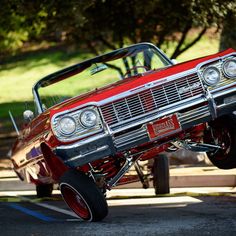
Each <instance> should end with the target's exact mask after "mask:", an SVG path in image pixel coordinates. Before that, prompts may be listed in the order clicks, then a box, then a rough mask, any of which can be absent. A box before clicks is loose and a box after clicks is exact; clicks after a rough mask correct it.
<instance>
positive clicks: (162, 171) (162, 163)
mask: <svg viewBox="0 0 236 236" xmlns="http://www.w3.org/2000/svg"><path fill="white" fill-rule="evenodd" d="M153 187H154V189H155V193H156V194H157V195H158V194H167V193H170V172H169V160H168V158H167V156H166V155H164V154H160V155H158V156H157V157H156V158H155V159H154V163H153Z"/></svg>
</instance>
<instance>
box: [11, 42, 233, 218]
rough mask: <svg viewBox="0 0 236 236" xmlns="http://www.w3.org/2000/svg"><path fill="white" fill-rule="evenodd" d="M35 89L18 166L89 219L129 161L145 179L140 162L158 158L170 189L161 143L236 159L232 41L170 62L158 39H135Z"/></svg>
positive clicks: (99, 213)
mask: <svg viewBox="0 0 236 236" xmlns="http://www.w3.org/2000/svg"><path fill="white" fill-rule="evenodd" d="M33 96H34V103H35V112H34V113H33V112H32V111H29V110H27V111H25V112H24V118H25V125H24V128H23V129H22V130H21V132H20V133H19V136H18V138H17V140H16V142H15V144H14V146H13V148H12V158H11V160H12V162H13V166H14V170H15V172H16V173H17V174H18V176H19V178H20V179H21V180H26V181H28V182H31V183H34V184H35V185H36V190H37V194H38V196H39V197H44V196H49V195H50V194H51V192H52V185H53V184H55V183H57V184H59V189H60V191H61V194H62V196H63V199H64V200H65V202H66V203H67V204H68V206H69V207H70V208H71V209H72V210H73V211H74V212H75V213H76V214H77V215H78V216H79V217H80V218H82V219H83V220H85V221H100V220H102V219H103V218H104V217H106V215H107V213H108V206H107V203H106V199H105V193H106V190H110V189H111V188H112V187H114V186H116V185H118V184H125V183H128V182H130V181H132V179H131V178H129V176H127V175H125V174H126V173H127V172H128V170H129V169H130V167H131V166H133V165H134V166H135V167H136V170H137V172H138V176H139V178H140V180H141V181H142V182H143V183H144V186H146V187H147V184H145V181H146V179H145V177H146V176H145V175H144V174H143V173H142V170H141V168H139V167H140V166H139V163H140V162H142V161H146V160H150V159H154V160H155V161H154V164H153V167H152V169H151V173H150V174H151V175H152V176H153V182H154V187H155V190H156V193H165V192H168V188H165V187H166V186H165V184H167V181H166V177H163V176H166V175H167V170H166V167H168V164H167V163H168V162H167V161H166V158H165V156H163V155H162V153H163V152H173V151H176V150H178V149H187V150H191V151H196V152H199V151H201V152H206V153H207V155H208V157H209V159H210V160H211V162H212V163H213V164H214V165H215V166H217V167H219V168H222V169H230V168H235V167H236V118H235V113H234V111H235V110H236V109H235V106H236V51H235V50H233V49H228V50H225V51H223V52H219V53H217V54H214V55H210V56H206V57H202V58H198V59H194V60H191V61H188V62H184V63H179V64H175V63H173V61H172V60H170V59H169V58H168V57H167V56H166V55H165V54H164V53H163V52H162V51H161V50H159V49H158V48H156V47H155V46H154V45H152V44H150V43H140V44H135V45H132V46H129V47H126V48H122V49H118V50H115V51H112V52H109V53H106V54H104V55H101V56H97V57H95V58H93V59H90V60H86V61H83V62H81V63H78V64H75V65H72V66H70V67H67V68H65V69H62V70H60V71H57V72H55V73H53V74H50V75H48V76H46V77H44V78H42V79H41V80H39V81H38V82H37V83H36V84H35V85H34V86H33ZM162 180H163V181H164V182H163V181H162ZM165 181H166V183H165Z"/></svg>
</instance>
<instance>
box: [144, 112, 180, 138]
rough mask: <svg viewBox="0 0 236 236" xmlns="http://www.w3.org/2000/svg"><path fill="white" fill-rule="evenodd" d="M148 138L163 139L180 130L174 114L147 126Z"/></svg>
mask: <svg viewBox="0 0 236 236" xmlns="http://www.w3.org/2000/svg"><path fill="white" fill-rule="evenodd" d="M147 129H148V133H149V137H150V138H151V139H154V138H156V137H163V136H167V135H170V134H172V133H175V132H177V131H179V130H180V129H181V127H180V124H179V121H178V117H177V115H176V114H174V115H171V116H167V117H164V118H162V119H159V120H157V121H154V122H152V123H149V124H148V125H147Z"/></svg>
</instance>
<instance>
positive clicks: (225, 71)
mask: <svg viewBox="0 0 236 236" xmlns="http://www.w3.org/2000/svg"><path fill="white" fill-rule="evenodd" d="M230 62H234V63H235V67H236V59H233V58H232V59H228V60H226V61H224V63H223V64H222V70H223V73H224V75H225V76H226V77H227V78H230V79H236V74H235V75H230V74H229V73H228V71H227V68H226V65H227V64H228V63H230Z"/></svg>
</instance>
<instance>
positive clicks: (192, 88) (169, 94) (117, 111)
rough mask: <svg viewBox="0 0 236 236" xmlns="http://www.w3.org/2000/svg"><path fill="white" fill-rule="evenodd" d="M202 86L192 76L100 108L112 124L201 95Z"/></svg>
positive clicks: (197, 79)
mask: <svg viewBox="0 0 236 236" xmlns="http://www.w3.org/2000/svg"><path fill="white" fill-rule="evenodd" d="M202 92H203V86H202V83H201V81H200V79H199V77H198V76H197V74H192V75H188V76H185V77H183V78H180V79H177V80H175V81H172V82H168V83H165V84H163V85H159V86H156V87H153V88H150V89H147V90H145V91H142V92H139V93H136V94H134V95H131V96H129V97H126V98H122V99H120V100H117V101H114V102H111V103H108V104H105V105H103V106H101V112H102V115H103V118H104V120H105V122H106V123H107V124H108V125H110V126H112V125H114V124H117V123H120V122H124V121H128V120H130V119H132V118H136V117H139V116H141V115H144V114H148V113H150V112H153V111H155V110H157V109H160V108H162V107H164V106H167V105H170V104H174V103H177V102H180V101H183V100H185V99H188V98H191V97H194V96H196V95H199V94H202Z"/></svg>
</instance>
